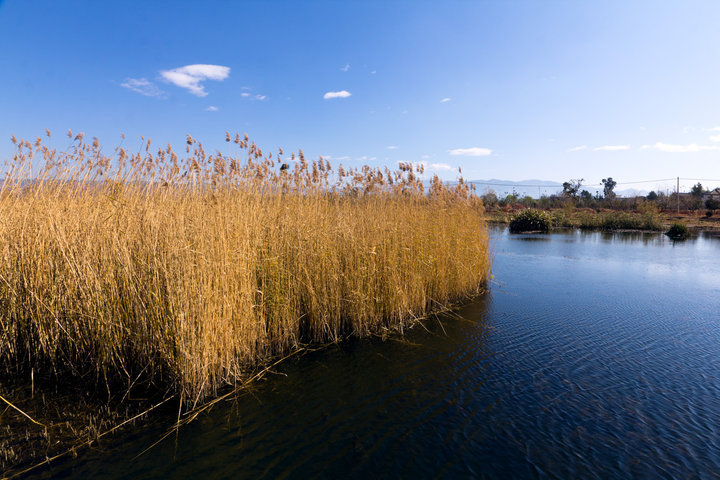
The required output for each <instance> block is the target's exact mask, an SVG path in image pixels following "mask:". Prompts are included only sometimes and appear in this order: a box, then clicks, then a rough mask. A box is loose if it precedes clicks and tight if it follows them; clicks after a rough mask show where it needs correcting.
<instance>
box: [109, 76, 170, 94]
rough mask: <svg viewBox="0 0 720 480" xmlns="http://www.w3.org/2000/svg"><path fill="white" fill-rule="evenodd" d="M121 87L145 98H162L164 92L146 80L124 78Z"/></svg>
mask: <svg viewBox="0 0 720 480" xmlns="http://www.w3.org/2000/svg"><path fill="white" fill-rule="evenodd" d="M120 86H121V87H125V88H127V89H128V90H132V91H133V92H137V93H139V94H141V95H145V96H146V97H164V96H165V92H163V91H162V90H160V89H159V88H158V87H157V86H156V85H155V84H154V83H152V82H151V81H149V80H148V79H146V78H126V79H125V81H124V82H123V83H121V84H120Z"/></svg>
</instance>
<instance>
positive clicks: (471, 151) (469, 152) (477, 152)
mask: <svg viewBox="0 0 720 480" xmlns="http://www.w3.org/2000/svg"><path fill="white" fill-rule="evenodd" d="M448 153H449V154H450V155H462V156H465V157H486V156H488V155H490V154H491V153H492V150H490V149H489V148H482V147H470V148H456V149H454V150H448Z"/></svg>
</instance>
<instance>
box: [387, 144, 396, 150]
mask: <svg viewBox="0 0 720 480" xmlns="http://www.w3.org/2000/svg"><path fill="white" fill-rule="evenodd" d="M385 148H387V149H388V150H397V149H398V148H400V147H398V146H397V145H388V146H387V147H385Z"/></svg>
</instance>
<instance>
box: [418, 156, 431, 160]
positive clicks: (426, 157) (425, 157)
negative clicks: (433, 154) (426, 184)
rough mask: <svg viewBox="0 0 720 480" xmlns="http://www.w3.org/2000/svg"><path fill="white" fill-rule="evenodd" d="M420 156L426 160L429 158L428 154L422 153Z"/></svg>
mask: <svg viewBox="0 0 720 480" xmlns="http://www.w3.org/2000/svg"><path fill="white" fill-rule="evenodd" d="M420 158H422V159H423V160H427V159H428V158H430V155H423V156H422V157H420Z"/></svg>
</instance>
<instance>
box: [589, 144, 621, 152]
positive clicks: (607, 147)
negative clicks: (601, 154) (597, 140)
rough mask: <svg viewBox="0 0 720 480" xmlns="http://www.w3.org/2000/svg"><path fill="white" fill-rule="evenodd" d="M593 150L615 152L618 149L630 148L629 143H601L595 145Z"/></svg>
mask: <svg viewBox="0 0 720 480" xmlns="http://www.w3.org/2000/svg"><path fill="white" fill-rule="evenodd" d="M593 150H604V151H608V152H615V151H618V150H630V145H603V146H602V147H595V148H593Z"/></svg>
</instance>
